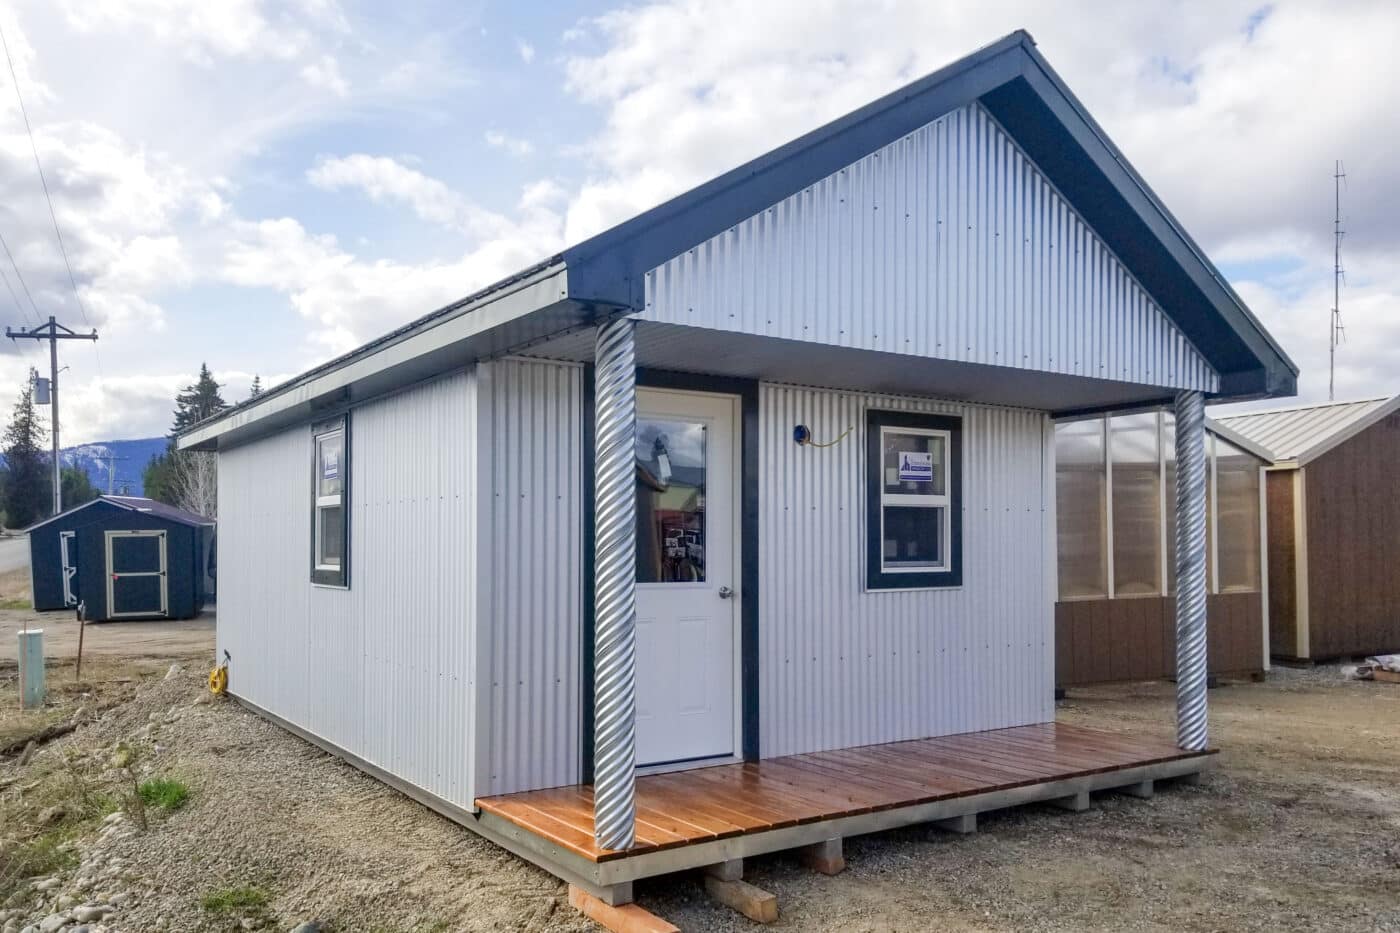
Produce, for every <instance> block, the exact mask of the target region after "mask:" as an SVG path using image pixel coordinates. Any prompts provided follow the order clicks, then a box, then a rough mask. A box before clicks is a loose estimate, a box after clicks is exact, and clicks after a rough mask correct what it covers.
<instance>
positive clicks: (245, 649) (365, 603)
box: [218, 373, 476, 807]
mask: <svg viewBox="0 0 1400 933" xmlns="http://www.w3.org/2000/svg"><path fill="white" fill-rule="evenodd" d="M475 413H476V407H475V390H474V380H473V378H472V376H471V375H470V374H467V373H459V374H455V375H452V376H447V377H444V378H441V379H438V380H435V381H433V382H430V383H426V384H424V385H421V386H417V387H415V388H413V389H410V390H408V391H405V392H403V393H401V394H398V395H395V396H392V397H390V398H387V399H384V400H381V401H377V402H373V403H371V404H369V405H365V406H363V407H361V408H358V409H356V410H355V411H354V412H353V413H352V414H351V428H350V431H351V440H350V445H351V446H350V458H351V470H350V483H351V510H352V511H351V531H350V548H351V556H350V561H351V564H350V589H348V590H339V589H331V588H325V587H314V586H312V585H311V583H310V581H309V574H310V568H309V561H310V553H311V552H310V548H311V545H310V525H311V515H310V508H311V500H310V496H311V440H310V437H311V434H310V429H309V428H306V427H302V428H297V429H293V430H290V431H286V432H283V433H281V434H277V435H274V436H272V437H269V438H265V439H263V440H259V441H257V442H254V443H252V444H249V445H247V446H245V447H238V448H235V449H232V450H229V451H227V452H224V453H222V454H221V455H220V459H219V495H220V498H221V501H222V502H223V503H224V504H225V508H224V510H223V511H224V517H223V519H222V520H221V522H220V525H221V527H220V529H219V550H220V555H219V556H220V562H219V563H220V567H219V570H220V575H221V579H220V594H219V595H220V601H219V626H218V641H219V646H220V648H221V649H227V650H228V651H229V652H230V654H231V655H232V656H233V663H232V665H231V668H230V670H231V677H230V681H231V688H232V690H233V691H234V692H235V693H236V694H237V695H239V696H242V697H245V698H247V699H248V700H250V701H252V702H253V703H256V704H258V705H259V706H262V707H264V708H266V709H268V710H269V711H271V712H273V713H276V714H277V715H278V716H281V717H283V718H284V719H287V720H289V721H291V722H292V723H294V724H296V725H297V726H300V727H301V728H303V729H305V730H307V731H308V732H311V733H313V734H315V735H317V736H320V737H321V738H324V739H326V740H327V741H329V742H333V743H334V744H336V745H338V746H340V747H342V748H344V749H346V750H347V751H350V752H352V753H354V754H356V755H358V756H360V757H361V758H364V759H365V760H367V761H369V762H371V763H373V764H375V765H377V766H378V767H381V768H383V769H385V770H386V771H389V772H391V773H393V774H395V775H396V776H398V777H400V778H402V779H403V780H406V781H408V782H410V783H413V784H416V785H418V786H419V787H422V788H424V789H426V790H428V791H430V792H431V793H433V794H435V795H437V796H439V797H442V798H443V799H445V800H448V801H451V802H452V803H455V804H457V805H459V806H468V807H469V806H471V804H472V801H473V800H474V794H473V786H472V783H473V782H472V775H473V756H472V751H473V730H474V724H473V721H472V716H471V712H472V709H473V704H472V683H471V674H472V670H473V658H474V651H475V646H474V622H473V609H474V606H475V594H474V578H473V569H474V566H475V560H474V557H475V555H474V553H473V548H474V543H475V539H474V538H473V536H472V535H471V534H470V533H469V528H470V527H471V516H472V499H473V496H474V489H473V486H472V482H471V480H472V473H471V469H470V463H471V461H472V459H473V454H474V449H475V446H476V426H475Z"/></svg>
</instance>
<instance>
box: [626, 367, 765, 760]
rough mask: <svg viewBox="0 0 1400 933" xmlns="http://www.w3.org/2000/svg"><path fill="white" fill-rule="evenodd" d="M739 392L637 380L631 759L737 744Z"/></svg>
mask: <svg viewBox="0 0 1400 933" xmlns="http://www.w3.org/2000/svg"><path fill="white" fill-rule="evenodd" d="M738 411H739V400H738V398H736V397H734V396H729V395H710V394H701V393H695V392H676V391H671V390H661V389H639V390H638V392H637V763H638V764H639V765H656V764H668V763H673V762H683V761H694V760H698V759H706V758H717V757H721V756H723V757H728V756H731V755H735V754H737V753H738V752H739V741H740V726H739V713H740V703H739V694H738V691H739V673H738V672H739V599H738V593H737V589H738V581H739V539H738V533H739V518H738V515H739V508H738V506H739V499H738V490H739V436H738V427H739V417H738Z"/></svg>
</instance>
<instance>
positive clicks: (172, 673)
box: [165, 664, 184, 680]
mask: <svg viewBox="0 0 1400 933" xmlns="http://www.w3.org/2000/svg"><path fill="white" fill-rule="evenodd" d="M182 671H184V668H183V667H181V666H180V665H178V664H172V665H170V670H168V671H166V672H165V679H166V680H174V679H175V678H176V677H179V676H180V673H181V672H182Z"/></svg>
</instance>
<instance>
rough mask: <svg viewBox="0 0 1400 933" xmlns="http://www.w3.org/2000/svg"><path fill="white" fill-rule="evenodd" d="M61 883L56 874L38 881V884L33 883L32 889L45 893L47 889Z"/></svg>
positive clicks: (50, 889) (51, 888) (49, 889)
mask: <svg viewBox="0 0 1400 933" xmlns="http://www.w3.org/2000/svg"><path fill="white" fill-rule="evenodd" d="M62 883H63V882H62V881H61V880H60V879H59V878H58V877H56V876H55V877H52V878H45V879H44V880H43V881H40V882H39V883H38V884H36V885H34V890H36V891H41V892H44V893H47V892H49V891H52V890H53V889H54V888H56V887H58V886H59V885H60V884H62Z"/></svg>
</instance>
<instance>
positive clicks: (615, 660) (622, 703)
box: [593, 318, 637, 849]
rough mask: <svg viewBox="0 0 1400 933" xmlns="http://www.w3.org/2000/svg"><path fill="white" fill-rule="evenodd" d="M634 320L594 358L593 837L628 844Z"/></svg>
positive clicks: (632, 746)
mask: <svg viewBox="0 0 1400 933" xmlns="http://www.w3.org/2000/svg"><path fill="white" fill-rule="evenodd" d="M633 327H634V324H633V322H632V321H630V320H628V319H626V318H621V319H618V320H613V321H609V322H607V323H605V324H602V325H601V326H599V328H598V343H597V348H596V351H595V355H594V377H593V378H594V382H595V385H594V388H595V393H594V395H595V410H596V415H595V417H596V419H597V421H596V430H595V435H596V439H595V445H596V446H595V449H594V479H593V483H594V503H595V504H594V542H593V568H594V570H593V572H594V607H595V611H594V619H595V621H594V635H593V646H594V647H593V657H594V668H593V670H594V673H593V677H594V700H595V705H594V714H593V717H594V718H593V731H594V753H593V835H594V838H595V839H596V841H597V843H598V847H599V848H602V849H627V848H631V846H632V843H633V841H634V839H635V824H636V789H637V788H636V785H637V776H636V766H637V741H636V739H637V734H636V725H637V691H636V642H637V600H636V579H637V577H636V573H637V488H636V482H637V481H636V456H637V454H636V437H637V367H636V355H635V351H634V347H633Z"/></svg>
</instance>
